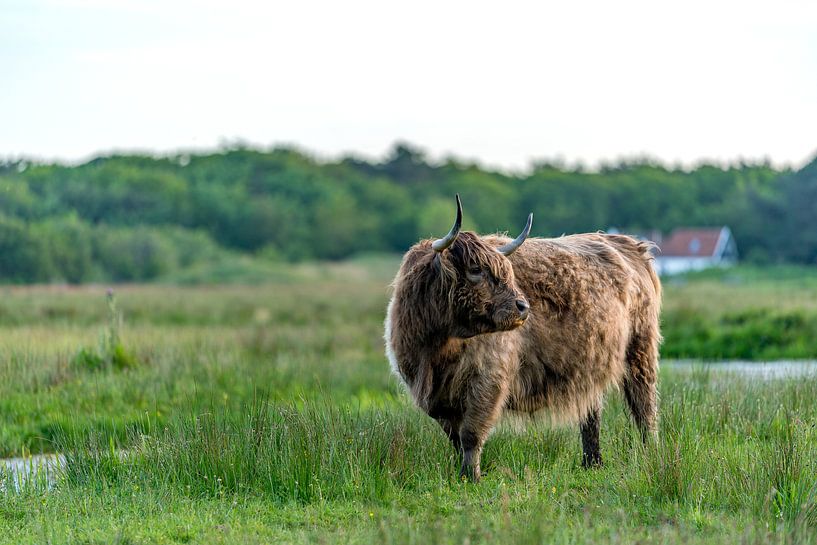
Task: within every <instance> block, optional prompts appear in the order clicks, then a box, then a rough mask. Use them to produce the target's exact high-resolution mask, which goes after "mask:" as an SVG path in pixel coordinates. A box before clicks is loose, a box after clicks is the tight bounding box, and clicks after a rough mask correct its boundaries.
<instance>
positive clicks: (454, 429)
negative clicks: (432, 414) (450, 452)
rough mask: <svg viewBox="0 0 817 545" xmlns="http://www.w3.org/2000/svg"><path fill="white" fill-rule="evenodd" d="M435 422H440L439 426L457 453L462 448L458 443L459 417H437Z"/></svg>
mask: <svg viewBox="0 0 817 545" xmlns="http://www.w3.org/2000/svg"><path fill="white" fill-rule="evenodd" d="M437 422H438V423H439V424H440V427H441V428H442V429H443V431H444V432H445V434H446V435H447V436H448V440H449V441H451V446H453V447H454V450H456V451H457V452H458V453H459V452H460V450H461V448H462V445H461V444H460V422H459V418H455V417H448V418H439V419H438V420H437Z"/></svg>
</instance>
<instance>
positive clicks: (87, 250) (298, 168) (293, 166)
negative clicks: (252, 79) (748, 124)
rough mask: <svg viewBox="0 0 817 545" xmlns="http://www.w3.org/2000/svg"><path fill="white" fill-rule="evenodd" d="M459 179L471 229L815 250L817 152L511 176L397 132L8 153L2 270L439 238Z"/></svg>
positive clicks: (129, 267)
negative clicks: (692, 232) (382, 138)
mask: <svg viewBox="0 0 817 545" xmlns="http://www.w3.org/2000/svg"><path fill="white" fill-rule="evenodd" d="M457 192H458V193H460V195H461V196H462V200H463V206H464V209H465V212H466V213H465V225H464V227H465V228H466V229H473V230H477V231H479V232H495V231H511V232H516V231H518V230H519V229H520V228H521V227H522V224H523V223H524V220H525V217H526V215H527V213H528V212H529V211H533V212H534V213H535V221H534V227H533V233H534V234H536V235H541V236H558V235H560V234H562V233H573V232H584V231H595V230H599V229H608V228H610V227H617V228H619V229H620V230H622V231H625V232H626V231H628V230H649V229H659V230H662V231H664V232H668V231H670V230H672V229H673V228H675V227H678V226H718V225H724V224H726V225H729V226H730V227H731V228H732V230H733V232H734V234H735V237H736V240H737V242H738V246H739V251H740V252H741V255H742V257H743V258H744V259H746V260H750V261H754V262H778V261H787V262H800V263H815V262H817V219H815V218H817V161H815V162H812V163H811V164H809V165H807V166H806V167H804V168H803V169H801V170H799V171H796V172H795V171H790V170H778V169H775V168H774V167H773V166H772V165H770V164H769V163H768V162H755V163H739V164H732V165H728V166H721V165H714V164H701V165H699V166H697V167H695V168H691V169H683V168H675V167H668V166H666V165H662V164H659V163H656V162H654V161H649V160H631V161H619V162H617V163H611V164H606V165H602V166H601V167H600V168H598V169H595V170H587V169H584V168H582V167H580V166H567V165H564V164H560V163H558V162H540V163H537V164H535V165H534V166H533V167H532V168H531V169H530V171H529V172H527V173H525V174H509V173H503V172H498V171H495V170H489V169H486V168H482V167H480V166H479V165H477V164H473V163H467V162H462V161H459V160H456V159H448V160H445V161H442V162H433V161H429V160H428V159H427V157H426V156H425V155H424V153H423V152H422V151H421V150H419V149H417V148H415V147H412V146H410V145H407V144H399V145H397V146H395V147H394V149H393V150H392V152H391V153H390V155H389V156H388V157H387V158H386V159H385V160H383V161H380V162H374V161H367V160H363V159H360V158H355V157H346V158H343V159H340V160H337V161H320V160H317V159H315V158H314V157H311V156H310V155H308V154H305V153H303V152H300V151H298V150H295V149H289V148H279V149H273V150H258V149H251V148H246V147H238V148H233V149H224V150H221V151H218V152H213V153H202V154H192V155H189V154H178V155H174V156H169V157H148V156H140V155H116V156H107V157H99V158H96V159H94V160H91V161H89V162H87V163H84V164H81V165H75V166H71V165H63V164H41V163H32V162H28V161H24V160H16V161H5V162H2V163H0V280H2V281H6V282H9V281H10V282H48V281H66V282H85V281H99V280H114V281H140V280H150V279H154V278H160V277H162V276H164V275H166V274H168V273H170V272H172V271H175V270H179V269H183V268H186V267H192V266H196V265H197V264H202V263H217V262H225V261H229V260H232V259H235V258H236V257H237V256H243V255H252V256H254V257H256V258H258V259H261V260H273V261H277V260H287V261H298V260H307V259H329V260H334V259H342V258H346V257H349V256H352V255H355V254H360V253H370V252H402V251H404V250H405V249H406V248H407V247H408V246H410V245H411V244H412V243H414V242H415V241H417V240H418V239H420V238H424V237H431V236H439V235H441V234H444V233H445V232H446V231H447V229H448V228H449V227H450V224H451V221H452V219H453V213H454V209H453V195H454V193H457Z"/></svg>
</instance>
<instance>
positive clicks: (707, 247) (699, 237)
mask: <svg viewBox="0 0 817 545" xmlns="http://www.w3.org/2000/svg"><path fill="white" fill-rule="evenodd" d="M722 229H723V228H722V227H716V228H711V229H676V230H675V231H673V232H672V234H671V235H670V236H669V237H667V238H666V239H665V240H664V243H663V244H661V254H660V255H661V256H664V257H668V256H675V257H711V256H713V255H714V254H715V250H716V249H717V246H718V239H719V238H720V236H721V230H722Z"/></svg>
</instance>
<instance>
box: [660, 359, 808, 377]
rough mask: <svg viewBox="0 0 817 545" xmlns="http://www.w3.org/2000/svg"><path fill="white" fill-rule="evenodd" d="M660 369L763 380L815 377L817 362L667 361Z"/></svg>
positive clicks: (662, 363) (663, 362)
mask: <svg viewBox="0 0 817 545" xmlns="http://www.w3.org/2000/svg"><path fill="white" fill-rule="evenodd" d="M661 367H662V368H664V369H671V370H673V371H680V372H693V371H707V372H712V373H718V374H720V373H724V374H734V375H738V376H743V377H747V378H758V379H763V380H774V379H784V378H796V377H807V376H815V375H817V360H780V361H766V362H760V361H734V360H733V361H718V362H702V361H693V360H669V361H662V362H661Z"/></svg>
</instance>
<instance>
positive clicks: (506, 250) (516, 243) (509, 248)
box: [496, 212, 533, 257]
mask: <svg viewBox="0 0 817 545" xmlns="http://www.w3.org/2000/svg"><path fill="white" fill-rule="evenodd" d="M531 225H533V212H531V213H530V214H528V223H526V224H525V228H524V229H522V232H521V233H519V236H518V237H516V238H515V239H513V240H512V241H510V242H509V243H507V244H505V245H504V246H500V247H499V248H497V249H496V251H497V252H499V253H501V254H502V255H504V256H505V257H508V256H509V255H511V254H512V253H514V252H515V251H516V250H517V249H518V248H519V247H520V246H522V243H523V242H525V239H526V238H528V235H529V234H530V227H531Z"/></svg>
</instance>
